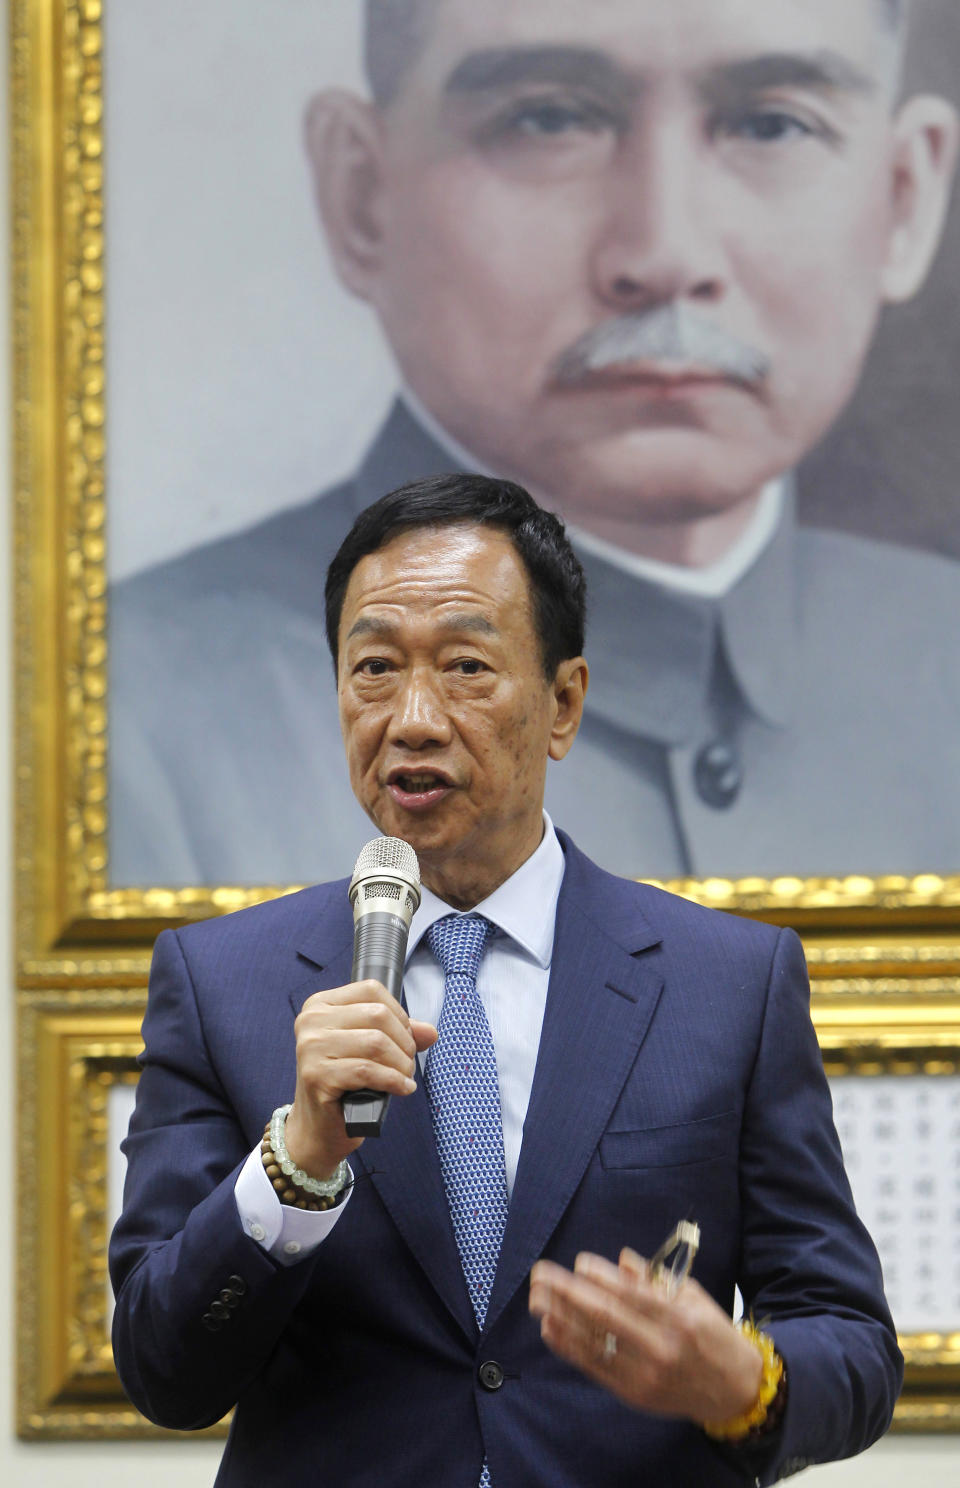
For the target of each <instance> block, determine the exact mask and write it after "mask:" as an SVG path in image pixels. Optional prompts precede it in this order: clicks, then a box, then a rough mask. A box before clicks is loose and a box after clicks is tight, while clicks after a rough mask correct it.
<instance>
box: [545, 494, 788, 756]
mask: <svg viewBox="0 0 960 1488" xmlns="http://www.w3.org/2000/svg"><path fill="white" fill-rule="evenodd" d="M792 486H793V483H792V480H791V481H787V482H784V483H783V489H782V495H781V498H780V520H779V523H778V524H777V526H776V528H775V530H774V531H773V533H772V534H771V535H770V536H769V537H768V540H767V542H766V545H765V546H764V547H763V548H762V550H761V551H760V552H759V554H757V555H756V556H755V557H754V560H753V562H752V563H751V564H750V565H749V566H748V567H747V568H746V569H745V571H744V572H742V573H741V575H740V577H739V578H738V579H737V580H736V582H735V583H734V584H733V585H732V586H731V587H730V588H729V589H728V590H727V592H726V593H724V594H721V595H718V596H717V595H714V596H710V595H703V594H694V593H689V592H687V591H685V590H683V589H680V588H677V587H668V586H666V585H664V584H662V583H656V582H653V581H651V580H650V579H649V578H647V577H641V576H640V575H639V574H636V573H630V572H628V571H627V570H626V568H625V567H624V566H623V565H622V564H614V563H611V562H610V561H609V560H608V559H606V558H603V557H600V556H599V555H598V554H597V552H596V551H591V550H587V549H586V548H583V547H580V545H579V544H578V543H576V542H575V544H574V545H575V546H576V547H577V548H578V551H579V554H580V558H581V561H582V563H583V566H584V570H585V572H586V575H587V597H588V621H587V644H586V655H587V661H588V662H589V664H590V686H589V689H588V692H587V700H586V712H587V714H588V715H593V716H596V717H599V718H602V719H604V720H605V721H607V722H609V723H612V724H613V725H615V726H616V727H617V728H619V729H622V730H625V731H626V732H628V733H630V734H633V735H635V736H636V737H643V738H650V739H653V740H655V741H656V742H658V743H662V744H667V745H679V744H686V743H691V742H693V741H694V739H695V738H696V736H697V734H698V732H699V731H701V730H703V728H704V727H705V723H706V716H707V708H708V696H709V690H710V684H711V677H712V673H713V668H714V666H715V662H716V656H717V651H718V647H719V646H720V645H722V647H723V651H724V654H725V657H726V662H727V664H728V666H729V669H730V672H731V673H732V675H733V678H734V681H735V682H736V685H737V688H738V689H739V691H740V693H741V694H742V698H743V702H744V704H745V706H746V707H747V708H748V709H749V710H750V711H751V712H753V713H754V714H755V715H756V716H757V717H758V718H761V719H763V720H765V721H766V722H767V723H769V724H772V725H773V726H775V727H784V726H785V725H786V724H787V723H788V722H789V719H790V714H791V699H792V692H793V686H794V678H795V672H796V656H797V646H798V634H797V628H798V616H797V576H796V551H795V549H796V528H795V514H794V496H793V488H792Z"/></svg>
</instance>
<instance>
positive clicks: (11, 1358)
mask: <svg viewBox="0 0 960 1488" xmlns="http://www.w3.org/2000/svg"><path fill="white" fill-rule="evenodd" d="M5 45H6V32H5V30H4V29H3V28H0V48H4V49H5ZM5 85H6V64H5V57H4V55H3V53H2V52H0V109H2V110H3V114H2V116H3V117H6V99H5V96H3V95H4V93H5ZM5 168H6V162H5V160H3V159H2V156H0V211H2V212H3V213H4V220H3V221H2V222H0V243H2V244H3V245H4V255H3V256H4V262H3V264H2V266H0V272H2V277H3V282H4V284H6V283H7V282H8V273H7V267H6V262H5V256H6V255H5V249H6V244H7V242H8V236H7V229H6V223H5V214H6V205H7V201H8V192H7V186H6V181H5V179H2V176H3V175H4V173H5ZM0 339H2V342H3V344H4V345H7V344H8V339H9V313H8V299H7V296H6V295H5V294H4V295H3V296H2V297H0ZM0 407H2V408H3V409H4V410H5V411H6V410H8V409H9V407H10V398H9V382H8V368H7V363H6V359H5V358H3V359H0ZM0 471H3V472H7V471H9V419H8V416H7V414H6V412H5V413H4V416H3V417H2V418H0ZM3 479H5V480H6V481H7V484H8V486H9V478H8V477H7V476H6V475H4V477H3ZM10 563H11V551H10V523H9V519H8V520H6V521H0V570H2V572H3V573H6V574H9V572H10ZM7 589H8V590H9V586H7ZM10 645H11V629H10V615H9V606H8V605H6V604H0V842H2V843H3V844H5V847H4V848H3V849H0V903H3V904H7V905H9V904H10V903H11V892H12V882H11V871H10V869H11V858H12V852H11V847H10V843H11V827H12V823H11V819H10V810H11V782H12V775H13V763H12V757H11V749H10V735H11V721H10V707H9V698H10V682H9V656H10ZM10 932H11V926H10V920H9V916H7V917H3V918H2V919H0V968H2V970H0V1050H2V1051H4V1066H5V1070H4V1083H6V1084H7V1087H8V1088H9V1089H10V1090H11V1091H12V1090H13V1085H14V1037H13V1007H14V993H13V975H12V959H13V948H12V944H11V933H10ZM13 1118H14V1105H13V1100H12V1098H11V1101H10V1103H9V1105H8V1119H9V1120H11V1121H12V1120H13ZM8 1147H9V1144H8ZM5 1167H7V1171H8V1177H7V1179H6V1183H7V1191H6V1193H5V1194H4V1196H3V1200H2V1201H0V1213H2V1225H0V1276H2V1277H4V1278H6V1284H5V1285H0V1379H6V1380H8V1381H10V1385H9V1387H8V1389H7V1390H6V1391H3V1392H0V1482H2V1483H5V1484H7V1485H13V1488H61V1485H62V1488H129V1484H130V1483H131V1482H134V1481H135V1482H136V1484H137V1488H167V1485H168V1484H169V1483H170V1481H171V1479H172V1478H173V1475H174V1474H176V1481H177V1485H178V1488H207V1485H209V1484H211V1483H212V1482H213V1479H214V1477H215V1475H216V1465H217V1462H218V1460H219V1456H220V1451H221V1446H220V1443H218V1442H209V1441H197V1442H190V1441H187V1442H181V1441H175V1442H142V1443H120V1442H106V1443H103V1444H97V1443H88V1442H68V1443H52V1442H51V1443H46V1442H18V1441H16V1440H15V1438H14V1426H13V1419H14V1418H13V1380H14V1378H15V1373H16V1343H15V1331H14V1330H15V1322H14V1298H15V1276H14V1254H15V1246H16V1238H17V1224H16V1219H17V1215H16V1207H15V1198H14V1194H13V1184H12V1176H10V1175H9V1165H5ZM911 1477H912V1478H913V1479H914V1480H916V1479H918V1478H920V1477H927V1478H929V1479H931V1480H932V1481H934V1482H936V1483H942V1484H944V1485H946V1484H950V1483H956V1482H958V1481H960V1438H953V1437H942V1438H936V1437H927V1438H912V1439H911V1438H907V1437H892V1438H888V1439H887V1440H886V1441H884V1442H881V1443H880V1444H879V1446H877V1447H876V1448H874V1450H873V1451H872V1452H870V1453H868V1454H867V1455H866V1456H864V1457H861V1458H859V1459H857V1460H855V1461H853V1462H850V1463H842V1464H838V1465H836V1466H834V1467H829V1468H817V1469H814V1470H812V1471H811V1472H808V1473H807V1474H806V1475H805V1477H804V1479H803V1481H804V1483H805V1484H806V1483H810V1484H811V1485H813V1484H822V1485H823V1488H866V1485H870V1488H902V1484H903V1483H904V1482H905V1481H910V1479H911ZM344 1488H347V1485H344ZM426 1488H431V1485H426ZM585 1488H586V1485H585Z"/></svg>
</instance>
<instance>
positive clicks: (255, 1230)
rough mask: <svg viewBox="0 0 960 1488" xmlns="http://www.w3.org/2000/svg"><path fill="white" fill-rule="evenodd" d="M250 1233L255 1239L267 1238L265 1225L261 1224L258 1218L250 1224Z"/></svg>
mask: <svg viewBox="0 0 960 1488" xmlns="http://www.w3.org/2000/svg"><path fill="white" fill-rule="evenodd" d="M250 1235H251V1237H252V1238H253V1239H254V1240H265V1239H266V1238H267V1232H266V1230H265V1229H264V1227H263V1225H262V1224H259V1223H258V1222H257V1221H256V1220H254V1222H253V1224H252V1225H251V1226H250Z"/></svg>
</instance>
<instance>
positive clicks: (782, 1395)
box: [703, 1318, 787, 1444]
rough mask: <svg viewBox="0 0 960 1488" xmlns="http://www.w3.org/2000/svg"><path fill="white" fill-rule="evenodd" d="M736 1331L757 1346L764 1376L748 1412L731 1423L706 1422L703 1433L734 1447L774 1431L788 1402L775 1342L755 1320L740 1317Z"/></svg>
mask: <svg viewBox="0 0 960 1488" xmlns="http://www.w3.org/2000/svg"><path fill="white" fill-rule="evenodd" d="M736 1328H737V1331H738V1332H739V1333H742V1334H743V1336H744V1338H748V1339H749V1340H750V1342H751V1343H753V1344H755V1345H756V1347H757V1348H758V1349H759V1350H760V1353H761V1355H762V1357H763V1373H762V1375H761V1376H760V1389H759V1391H758V1392H757V1398H756V1401H755V1402H754V1404H753V1405H752V1406H751V1407H750V1409H749V1410H748V1411H744V1412H743V1414H742V1415H739V1416H734V1417H733V1418H732V1420H729V1421H704V1422H703V1429H704V1431H705V1432H706V1433H707V1435H708V1436H711V1437H713V1439H714V1441H726V1442H730V1443H732V1444H738V1443H744V1442H747V1441H753V1440H754V1439H756V1438H757V1437H759V1436H766V1435H767V1434H768V1432H771V1431H773V1430H774V1428H775V1427H776V1426H777V1425H778V1423H779V1421H780V1417H781V1416H782V1415H783V1412H784V1408H785V1406H786V1403H787V1371H786V1369H785V1367H784V1363H783V1360H782V1359H781V1357H780V1355H779V1354H778V1353H777V1351H776V1349H775V1348H774V1346H773V1339H772V1338H770V1337H769V1336H768V1335H767V1334H766V1333H761V1332H760V1329H759V1328H757V1327H756V1326H755V1324H754V1322H753V1320H752V1319H747V1318H741V1319H740V1321H739V1322H738V1323H737V1324H736Z"/></svg>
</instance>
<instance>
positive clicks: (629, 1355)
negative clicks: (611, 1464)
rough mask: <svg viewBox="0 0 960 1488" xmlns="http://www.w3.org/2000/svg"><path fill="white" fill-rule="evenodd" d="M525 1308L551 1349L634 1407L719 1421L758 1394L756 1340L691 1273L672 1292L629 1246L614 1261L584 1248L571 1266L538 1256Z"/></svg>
mask: <svg viewBox="0 0 960 1488" xmlns="http://www.w3.org/2000/svg"><path fill="white" fill-rule="evenodd" d="M530 1311H531V1312H532V1313H533V1315H534V1317H538V1318H540V1332H541V1336H542V1337H543V1340H544V1342H545V1343H546V1344H547V1345H548V1347H549V1348H551V1349H552V1350H553V1352H554V1353H555V1354H558V1355H559V1356H560V1358H562V1359H566V1360H567V1362H568V1363H570V1364H574V1365H576V1367H577V1368H578V1369H581V1370H582V1371H583V1372H584V1374H587V1375H589V1376H590V1378H591V1379H594V1380H597V1381H598V1382H599V1383H600V1384H602V1385H604V1386H606V1388H607V1389H608V1390H610V1391H612V1392H613V1394H614V1395H617V1396H619V1398H620V1399H621V1400H623V1401H624V1402H625V1403H626V1404H627V1405H630V1406H633V1407H634V1408H636V1409H638V1410H646V1411H655V1412H657V1413H659V1414H660V1415H665V1416H686V1417H688V1418H689V1419H691V1420H694V1421H697V1422H702V1421H708V1420H713V1421H718V1420H721V1421H722V1420H730V1419H732V1418H733V1417H735V1416H738V1415H740V1414H741V1413H742V1412H744V1411H748V1410H749V1409H750V1408H751V1406H752V1405H753V1404H754V1402H755V1401H756V1399H757V1395H758V1393H759V1390H760V1381H761V1376H762V1370H763V1360H762V1357H761V1354H760V1352H759V1350H758V1349H757V1348H756V1347H755V1345H754V1344H752V1343H751V1342H750V1341H749V1340H748V1339H746V1338H744V1337H743V1336H742V1335H741V1334H740V1333H739V1332H738V1331H737V1329H736V1328H735V1327H734V1325H733V1323H732V1322H731V1320H730V1318H729V1317H728V1316H727V1314H726V1313H725V1312H724V1311H723V1309H722V1308H720V1307H718V1306H717V1304H716V1302H714V1300H713V1298H712V1297H710V1296H709V1295H708V1293H707V1292H705V1291H704V1290H703V1288H702V1287H701V1286H699V1285H698V1283H697V1282H695V1281H694V1280H693V1279H692V1278H687V1280H686V1281H684V1282H683V1283H682V1285H681V1286H680V1288H679V1290H677V1291H676V1292H675V1293H674V1294H673V1295H672V1296H671V1294H670V1292H669V1291H668V1289H667V1287H666V1286H665V1285H664V1284H663V1283H662V1282H660V1281H655V1280H652V1279H651V1278H650V1274H649V1270H648V1267H647V1264H646V1262H645V1261H644V1260H642V1259H641V1257H640V1256H638V1255H636V1254H635V1253H634V1252H633V1251H630V1250H624V1251H622V1252H621V1255H620V1264H619V1266H614V1265H613V1264H612V1263H611V1262H610V1261H606V1260H604V1259H603V1258H602V1257H601V1256H596V1255H589V1254H586V1253H584V1254H581V1255H579V1256H578V1257H577V1260H576V1265H575V1268H574V1270H573V1271H567V1270H565V1269H564V1268H563V1267H562V1266H557V1265H555V1264H554V1263H553V1262H552V1261H538V1262H537V1264H536V1265H535V1266H534V1268H533V1271H532V1272H531V1276H530Z"/></svg>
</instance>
